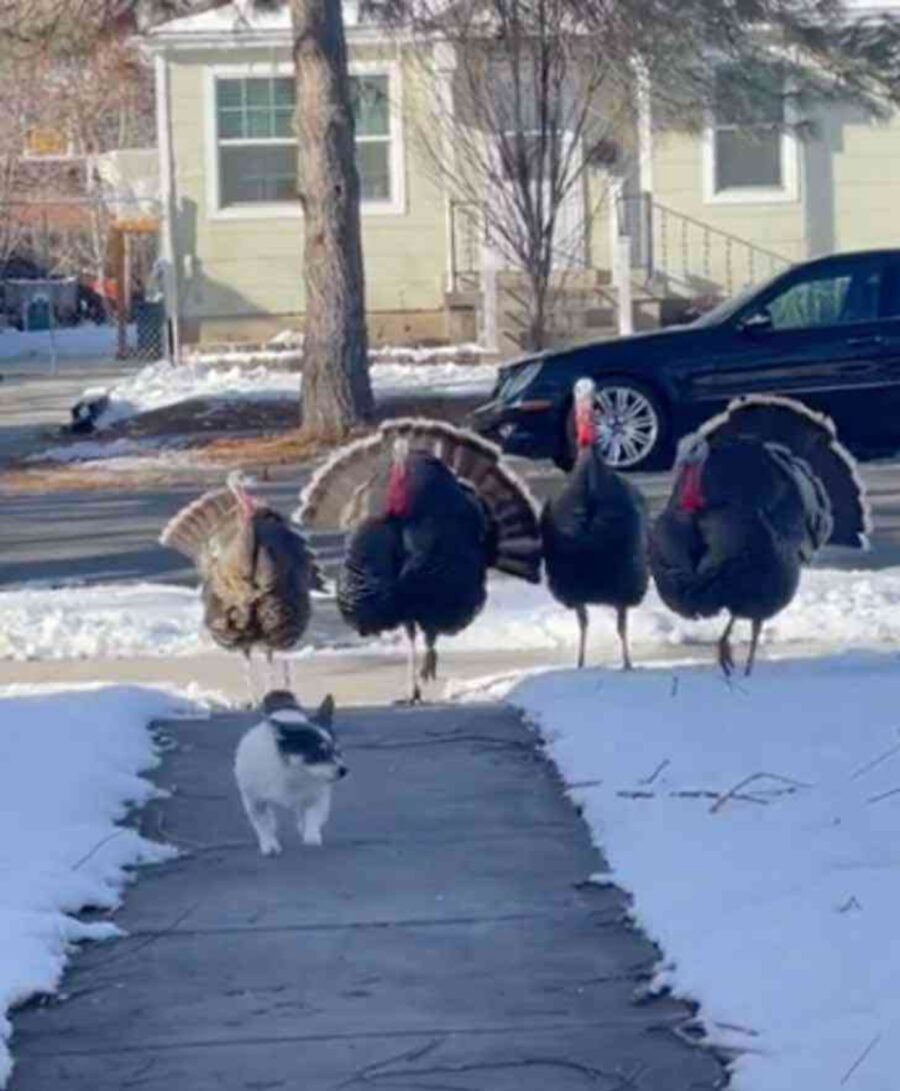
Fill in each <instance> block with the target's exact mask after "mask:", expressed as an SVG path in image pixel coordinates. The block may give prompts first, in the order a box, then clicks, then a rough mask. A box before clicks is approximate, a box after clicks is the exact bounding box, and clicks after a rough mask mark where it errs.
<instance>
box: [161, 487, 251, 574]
mask: <svg viewBox="0 0 900 1091" xmlns="http://www.w3.org/2000/svg"><path fill="white" fill-rule="evenodd" d="M237 514H238V504H237V501H236V500H235V497H234V494H233V493H232V491H231V490H230V489H215V490H214V491H213V492H208V493H204V495H203V496H201V497H199V498H198V499H197V500H193V501H191V503H190V504H188V505H187V506H186V507H184V508H182V509H181V511H180V512H179V513H178V514H177V515H176V516H174V517H173V518H172V519H171V520H170V521H169V522H168V523H167V524H166V526H165V527H164V528H163V531H162V533H161V534H160V536H159V541H160V544H161V545H164V546H166V547H167V548H169V549H175V550H177V551H178V552H179V553H183V554H184V556H185V557H189V558H190V559H191V560H192V561H193V562H194V563H195V564H196V565H198V566H199V567H201V568H202V567H203V565H204V563H205V558H206V556H207V554H208V553H209V550H210V547H211V545H212V544H213V543H214V542H215V541H216V539H217V538H219V537H220V536H222V535H223V533H224V534H230V533H231V532H232V530H233V529H234V527H235V526H236V520H237Z"/></svg>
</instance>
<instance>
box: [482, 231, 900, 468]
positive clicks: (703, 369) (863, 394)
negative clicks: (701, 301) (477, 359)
mask: <svg viewBox="0 0 900 1091" xmlns="http://www.w3.org/2000/svg"><path fill="white" fill-rule="evenodd" d="M581 376H589V377H590V378H592V379H594V381H595V382H596V384H597V415H598V425H599V430H600V443H601V446H602V449H603V453H604V455H605V457H606V459H607V461H608V462H609V464H610V465H612V466H615V467H617V468H619V469H624V470H637V469H653V468H659V467H663V466H665V465H667V464H669V463H670V462H671V459H672V454H673V451H674V448H675V443H676V441H677V440H678V439H679V438H680V437H681V436H683V435H684V434H685V433H687V432H690V431H691V430H693V429H694V428H695V427H696V426H697V425H698V424H700V423H701V422H702V421H704V420H705V419H706V418H707V417H709V416H711V415H712V414H714V413H717V412H719V411H720V410H722V409H723V408H724V407H725V406H726V405H727V404H728V402H729V401H730V400H731V399H732V398H734V397H736V396H737V395H739V394H761V393H769V394H781V395H787V396H790V397H792V398H798V399H800V400H801V401H803V402H805V403H806V404H807V405H809V406H810V407H811V408H813V409H817V410H819V411H821V412H824V413H827V414H828V415H829V416H831V417H832V418H833V419H834V421H835V423H836V424H837V427H838V431H839V433H840V435H841V437H842V438H843V439H844V441H845V442H846V443H847V444H848V446H849V447H850V448H851V449H853V450H855V451H856V452H857V453H860V454H874V453H883V452H886V451H892V450H896V449H897V448H900V250H877V251H867V252H864V253H856V254H837V255H834V256H832V257H827V258H820V259H817V260H815V261H809V262H806V263H804V264H802V265H796V266H794V267H793V268H791V269H789V270H788V271H787V272H786V273H782V274H780V275H779V276H777V277H775V278H774V279H773V280H770V281H768V282H767V283H766V284H763V285H761V286H756V287H754V288H751V289H747V290H746V291H744V292H743V293H742V294H740V295H738V296H736V297H735V298H734V299H730V300H727V301H726V302H725V303H722V304H721V305H720V306H718V307H717V308H716V309H715V310H713V311H710V312H709V313H708V314H706V315H704V316H703V317H702V318H700V319H698V320H697V321H695V322H693V323H691V324H690V325H688V326H678V327H673V328H669V329H665V330H658V331H653V332H652V333H644V334H636V335H634V336H631V337H622V338H619V339H617V340H612V341H600V342H595V343H593V344H587V345H578V346H576V347H573V348H567V349H562V350H558V351H553V352H544V353H540V354H536V355H534V356H530V357H524V358H522V359H520V360H516V361H514V362H512V363H510V364H508V365H506V366H505V367H502V368H501V369H500V373H499V376H498V380H497V385H496V387H495V389H494V391H493V394H492V396H491V400H490V401H489V402H488V403H487V404H486V405H483V406H481V407H480V408H479V409H477V410H476V411H475V413H474V414H473V416H472V420H471V424H472V426H473V427H474V428H475V429H476V430H477V431H479V432H481V433H482V434H483V435H486V436H489V437H491V438H493V439H496V440H497V441H498V442H499V443H500V444H501V445H502V447H503V449H504V450H505V451H508V452H509V453H511V454H517V455H524V456H526V457H529V458H551V459H553V460H554V461H555V462H556V463H557V464H558V465H560V466H562V467H563V468H568V466H570V465H571V463H572V457H573V426H572V419H571V417H572V384H573V383H574V382H575V380H576V379H578V378H580V377H581Z"/></svg>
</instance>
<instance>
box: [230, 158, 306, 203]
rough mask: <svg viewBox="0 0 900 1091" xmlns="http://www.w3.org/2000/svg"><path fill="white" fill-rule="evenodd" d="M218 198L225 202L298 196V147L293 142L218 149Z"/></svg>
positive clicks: (279, 199) (249, 201) (250, 201)
mask: <svg viewBox="0 0 900 1091" xmlns="http://www.w3.org/2000/svg"><path fill="white" fill-rule="evenodd" d="M219 176H220V200H221V204H222V207H223V208H227V207H228V205H234V204H244V203H254V202H259V201H290V200H294V199H296V196H297V149H296V148H295V147H294V146H293V145H292V144H286V145H271V146H268V147H259V146H257V147H240V146H231V147H222V148H220V149H219Z"/></svg>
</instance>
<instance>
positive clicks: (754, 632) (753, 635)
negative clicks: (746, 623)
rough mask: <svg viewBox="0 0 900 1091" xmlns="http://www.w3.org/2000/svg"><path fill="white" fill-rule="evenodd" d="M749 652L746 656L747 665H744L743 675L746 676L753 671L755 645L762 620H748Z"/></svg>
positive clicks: (757, 642) (760, 630)
mask: <svg viewBox="0 0 900 1091" xmlns="http://www.w3.org/2000/svg"><path fill="white" fill-rule="evenodd" d="M750 625H751V629H750V653H749V655H748V656H747V666H746V667H744V675H745V676H748V675H750V674H751V672H752V671H753V664H754V663H755V662H756V647H757V645H758V644H759V634H760V633H761V632H762V622H761V621H758V620H753V621H751V622H750Z"/></svg>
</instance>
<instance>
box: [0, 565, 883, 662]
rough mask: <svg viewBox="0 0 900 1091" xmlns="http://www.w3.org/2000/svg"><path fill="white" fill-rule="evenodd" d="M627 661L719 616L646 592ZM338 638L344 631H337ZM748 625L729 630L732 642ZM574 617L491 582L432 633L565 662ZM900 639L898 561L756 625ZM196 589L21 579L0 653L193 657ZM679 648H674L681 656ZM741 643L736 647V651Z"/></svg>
mask: <svg viewBox="0 0 900 1091" xmlns="http://www.w3.org/2000/svg"><path fill="white" fill-rule="evenodd" d="M631 618H632V620H631V634H632V649H633V652H634V657H635V660H636V662H638V663H640V662H641V660H644V661H647V660H648V659H650V660H652V659H654V658H659V657H661V656H663V655H665V656H666V657H667V658H673V653H674V655H675V657H677V658H679V659H681V660H682V661H684V660H691V659H693V660H696V659H697V658H698V657H702V658H703V659H704V660H706V659H708V658H709V656H710V653H709V651H708V650H707V649H706V648H703V649H702V650H700V648H699V646H700V645H701V644H706V645H708V644H710V643H712V642H713V641H714V640H716V639H717V638H718V636H719V633H720V631H721V628H722V624H723V622H722V620H721V619H718V618H713V619H711V620H707V621H696V622H689V621H684V620H682V619H681V618H678V617H676V616H675V615H674V614H672V613H671V612H670V611H669V610H667V609H666V607H665V606H663V604H662V603H661V602H660V600H659V598H658V597H657V596H656V594H655V593H654V592H652V591H651V593H650V594H649V595H648V597H647V599H646V601H645V602H644V604H643V605H642V606H641V607H640V608H639V609H637V610H635V611H633V612H632V615H631ZM337 633H338V637H339V639H340V636H341V635H342V634H344V635H346V636H347V637H348V638H349V637H350V636H351V635H352V634H351V633H350V632H349V630H346V631H345V630H337ZM746 635H747V634H746V632H744V631H742V630H741V629H739V630H738V633H737V637H738V639H739V640H743V639H745V638H746ZM576 640H577V625H576V623H575V619H574V617H573V616H572V613H571V611H568V610H565V609H563V607H561V606H560V605H559V604H558V603H557V602H555V601H554V600H553V599H552V598H551V597H550V593H549V592H548V591H547V589H546V588H545V587H527V586H523V585H522V584H521V583H520V582H518V581H514V580H509V579H505V578H500V579H493V580H492V581H491V584H490V589H489V595H488V604H487V607H486V608H485V610H484V612H483V613H482V614H481V615H480V616H479V617H478V618H477V619H476V621H475V622H474V624H473V625H471V626H470V627H469V628H468V629H466V630H465V631H464V632H463V633H461V634H460V635H459V636H457V637H453V638H450V639H446V640H442V641H441V647H442V648H444V649H445V650H446V651H448V652H451V651H460V652H491V653H494V652H497V651H498V649H504V650H508V651H523V652H537V653H540V652H546V653H548V656H551V655H552V656H553V659H554V661H556V662H559V658H558V657H559V655H563V656H566V657H568V656H571V657H572V659H573V660H574V657H575V647H576ZM895 643H900V568H887V569H882V570H880V571H873V572H845V571H841V570H837V569H829V568H818V569H811V570H809V571H807V572H805V573H804V575H803V582H802V584H801V587H800V593H799V594H798V596H797V598H796V599H795V601H794V602H793V604H792V605H791V606H790V607H789V608H788V609H787V610H785V611H784V613H783V614H781V615H779V616H778V617H777V618H775V620H774V621H772V622H771V623H770V624H769V625H767V626H766V628H765V630H764V631H763V644H764V645H765V646H768V647H770V648H771V652H772V654H774V655H775V656H779V655H782V656H789V655H792V654H797V652H798V651H801V652H803V653H804V654H808V653H816V652H817V653H819V654H822V653H823V652H830V651H834V650H835V649H843V648H849V647H868V648H884V647H886V646H888V645H891V644H895ZM212 647H213V645H212V642H211V641H210V639H209V638H208V637H207V636H206V634H205V633H204V631H203V627H202V623H201V605H200V598H199V594H198V592H197V591H196V590H195V589H193V588H187V587H177V586H173V585H168V584H154V583H137V584H114V585H104V584H91V585H89V586H73V587H62V588H42V587H26V588H22V589H21V590H10V591H0V659H20V660H21V659H85V658H97V657H109V658H124V657H132V656H144V655H153V656H156V655H166V656H168V655H192V654H195V653H197V652H204V651H209V650H210V649H211V648H212ZM364 647H369V648H370V649H371V650H372V651H374V652H377V653H379V654H383V653H384V652H385V651H391V650H392V649H396V650H397V653H398V654H404V655H405V640H404V637H403V635H402V634H401V633H399V632H397V633H393V634H388V635H386V636H384V637H383V638H381V639H380V640H373V641H370V642H369V644H368V645H365V646H360V645H359V644H358V643H357V642H356V641H355V640H354V641H353V653H354V654H359V652H360V651H362V650H364ZM679 649H682V651H681V653H680V654H679ZM743 650H744V649H743V647H741V646H738V647H737V651H738V655H739V656H740V655H741V653H742V652H743ZM588 656H589V660H588V661H589V662H592V663H618V661H619V643H618V638H617V637H616V633H615V627H614V621H613V614H612V612H611V611H609V610H603V609H595V610H592V611H591V629H590V640H589V644H588Z"/></svg>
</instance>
